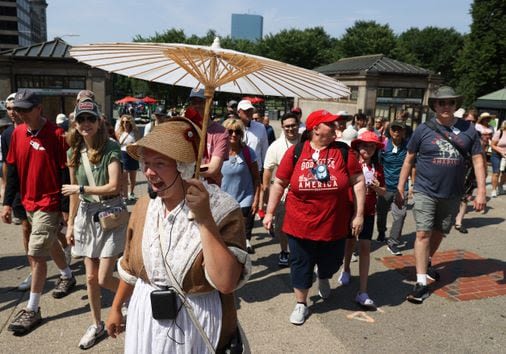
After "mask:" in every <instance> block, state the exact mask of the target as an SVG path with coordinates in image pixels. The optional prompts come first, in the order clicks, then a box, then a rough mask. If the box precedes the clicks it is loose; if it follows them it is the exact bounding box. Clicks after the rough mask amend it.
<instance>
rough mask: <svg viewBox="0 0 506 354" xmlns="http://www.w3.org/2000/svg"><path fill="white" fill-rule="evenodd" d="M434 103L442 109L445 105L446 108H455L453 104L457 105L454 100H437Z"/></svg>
mask: <svg viewBox="0 0 506 354" xmlns="http://www.w3.org/2000/svg"><path fill="white" fill-rule="evenodd" d="M436 102H437V104H438V105H439V106H441V107H444V106H445V105H446V106H455V104H456V103H457V102H456V101H455V100H437V101H436Z"/></svg>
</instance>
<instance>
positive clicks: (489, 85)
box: [456, 0, 506, 104]
mask: <svg viewBox="0 0 506 354" xmlns="http://www.w3.org/2000/svg"><path fill="white" fill-rule="evenodd" d="M504 5H505V4H504V0H475V1H474V3H473V4H472V6H471V15H472V18H473V22H472V25H471V33H469V35H467V36H466V38H465V40H464V46H463V49H462V54H461V55H460V56H459V57H458V58H457V63H456V73H457V79H458V89H459V92H461V93H462V94H463V95H464V97H465V103H467V104H470V103H472V102H473V101H474V100H475V99H476V98H478V97H479V96H482V95H484V94H487V93H489V92H492V91H495V90H498V89H501V88H503V87H505V86H506V14H505V9H506V8H505V6H504Z"/></svg>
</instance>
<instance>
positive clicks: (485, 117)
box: [477, 112, 495, 124]
mask: <svg viewBox="0 0 506 354" xmlns="http://www.w3.org/2000/svg"><path fill="white" fill-rule="evenodd" d="M484 119H488V120H491V119H495V115H493V114H490V113H488V112H483V113H482V114H480V117H479V118H478V122H477V123H480V124H481V122H482V121H483V120H484Z"/></svg>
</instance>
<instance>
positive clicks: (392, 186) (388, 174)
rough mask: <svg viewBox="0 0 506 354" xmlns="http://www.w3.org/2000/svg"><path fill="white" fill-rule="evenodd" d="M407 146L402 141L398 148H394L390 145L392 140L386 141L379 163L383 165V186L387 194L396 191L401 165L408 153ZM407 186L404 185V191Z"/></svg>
mask: <svg viewBox="0 0 506 354" xmlns="http://www.w3.org/2000/svg"><path fill="white" fill-rule="evenodd" d="M407 145H408V142H407V141H406V140H404V141H402V143H401V145H400V146H397V147H396V146H394V144H393V143H392V139H388V141H387V143H386V145H385V148H384V149H383V150H382V151H381V154H380V162H381V164H382V165H383V173H384V175H385V186H386V188H387V191H388V192H395V191H397V184H398V183H399V175H400V173H401V168H402V164H403V163H404V158H405V157H406V154H407V153H408V149H407ZM407 186H408V184H407V183H406V189H407Z"/></svg>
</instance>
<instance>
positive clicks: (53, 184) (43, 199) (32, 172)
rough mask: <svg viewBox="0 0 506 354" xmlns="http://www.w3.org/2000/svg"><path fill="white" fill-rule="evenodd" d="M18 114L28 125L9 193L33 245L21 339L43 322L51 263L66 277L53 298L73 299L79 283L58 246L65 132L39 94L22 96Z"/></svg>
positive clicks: (17, 324) (17, 321)
mask: <svg viewBox="0 0 506 354" xmlns="http://www.w3.org/2000/svg"><path fill="white" fill-rule="evenodd" d="M13 108H14V110H15V111H16V113H17V114H18V115H19V117H20V118H21V120H22V121H23V122H24V124H21V125H19V126H17V127H16V129H15V130H14V132H13V133H12V140H11V145H10V148H9V153H8V155H7V161H6V162H7V164H8V165H9V166H8V176H7V186H6V190H9V191H16V190H17V189H19V192H20V195H21V203H22V204H23V207H24V208H25V210H26V212H27V216H28V220H29V222H30V223H31V224H32V231H31V234H30V241H29V243H28V258H29V260H30V264H31V266H32V284H31V290H30V298H29V300H28V304H27V306H26V308H25V309H23V310H21V311H20V312H19V313H18V314H17V315H16V317H15V318H14V320H13V321H12V323H11V324H10V325H9V328H8V329H9V330H10V331H13V332H14V333H15V334H25V333H27V332H29V331H31V330H32V329H33V328H34V327H35V326H37V325H38V324H39V323H40V322H41V321H42V318H41V314H40V307H39V303H40V296H41V294H42V290H43V288H44V283H45V280H46V276H47V264H46V258H47V257H48V256H50V255H51V256H52V257H53V260H54V261H55V263H56V265H57V266H58V268H59V269H60V273H61V275H60V278H59V279H58V281H57V283H56V288H55V290H54V291H53V297H56V298H60V297H63V296H65V295H67V294H68V293H69V292H70V290H71V289H72V288H73V287H74V286H75V284H76V280H75V278H74V276H73V274H72V271H71V270H70V268H69V267H68V265H67V263H66V261H65V256H64V254H63V250H62V249H61V247H60V246H59V244H58V243H57V242H56V243H55V241H56V240H57V233H58V230H59V223H60V217H61V210H60V199H61V198H60V189H61V173H62V169H63V168H65V161H66V156H65V152H66V149H67V144H66V143H65V139H64V136H63V135H64V131H63V129H61V128H58V127H57V126H56V125H55V124H54V123H52V122H50V121H48V120H47V119H46V118H44V117H43V116H42V115H41V113H42V105H41V101H40V97H39V96H38V95H37V94H35V93H34V92H33V91H30V90H24V89H23V90H19V91H18V92H17V93H16V96H15V98H14V104H13ZM11 196H12V193H10V194H9V195H6V198H5V199H4V203H3V204H4V206H3V210H2V215H1V217H2V221H3V222H5V223H11V220H12V202H13V197H11ZM55 244H56V246H55Z"/></svg>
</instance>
